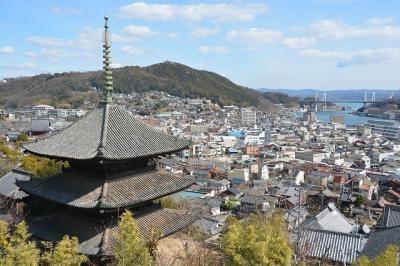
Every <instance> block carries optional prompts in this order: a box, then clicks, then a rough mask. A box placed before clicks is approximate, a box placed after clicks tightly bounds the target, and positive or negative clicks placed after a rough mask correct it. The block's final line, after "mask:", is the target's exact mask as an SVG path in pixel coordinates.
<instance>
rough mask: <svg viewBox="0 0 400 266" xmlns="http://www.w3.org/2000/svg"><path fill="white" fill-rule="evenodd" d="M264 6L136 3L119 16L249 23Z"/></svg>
mask: <svg viewBox="0 0 400 266" xmlns="http://www.w3.org/2000/svg"><path fill="white" fill-rule="evenodd" d="M267 10H268V7H267V6H266V5H265V4H245V5H239V4H225V3H218V4H206V3H199V4H182V5H180V4H148V3H146V2H136V3H132V4H129V5H125V6H122V7H120V15H121V16H122V17H125V18H130V19H133V18H134V19H148V20H179V19H181V20H188V21H202V20H213V21H220V22H232V21H251V20H253V19H254V18H255V17H256V16H257V15H258V14H262V13H265V12H267Z"/></svg>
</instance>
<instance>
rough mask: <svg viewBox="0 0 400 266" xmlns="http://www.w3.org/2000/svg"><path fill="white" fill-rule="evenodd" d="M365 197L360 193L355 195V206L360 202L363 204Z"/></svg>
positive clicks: (359, 204)
mask: <svg viewBox="0 0 400 266" xmlns="http://www.w3.org/2000/svg"><path fill="white" fill-rule="evenodd" d="M364 202H365V199H364V198H363V196H361V195H357V196H356V201H355V202H354V203H355V204H356V206H358V207H359V206H361V205H362V204H364Z"/></svg>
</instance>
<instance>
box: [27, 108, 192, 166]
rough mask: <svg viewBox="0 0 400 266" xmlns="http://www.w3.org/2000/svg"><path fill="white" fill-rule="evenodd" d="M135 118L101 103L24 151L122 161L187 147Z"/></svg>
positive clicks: (71, 157)
mask: <svg viewBox="0 0 400 266" xmlns="http://www.w3.org/2000/svg"><path fill="white" fill-rule="evenodd" d="M189 144H190V142H189V140H187V139H183V138H176V137H174V136H171V135H167V134H165V133H163V132H161V131H159V130H157V129H154V128H152V127H150V126H148V125H146V124H144V123H143V122H141V121H140V120H137V119H135V118H134V117H133V116H132V115H131V114H130V113H129V112H128V111H126V110H125V109H124V108H123V107H121V106H118V105H110V104H100V105H99V106H98V107H97V108H96V109H95V110H93V111H91V112H90V113H89V114H87V115H85V116H84V117H83V118H81V119H80V120H79V121H77V122H76V123H74V124H72V125H71V126H69V127H67V128H66V129H64V130H63V131H61V132H60V133H58V134H55V135H52V136H50V137H49V138H47V139H44V140H42V141H38V142H36V143H32V144H28V145H26V146H24V148H25V149H26V150H27V151H28V152H30V153H33V154H36V155H39V156H45V157H55V158H61V159H66V160H68V159H76V160H88V159H94V158H101V159H108V160H125V159H136V158H144V157H154V156H157V155H161V154H167V153H173V152H177V151H180V150H183V149H185V148H187V147H188V146H189Z"/></svg>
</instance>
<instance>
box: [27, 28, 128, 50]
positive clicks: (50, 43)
mask: <svg viewBox="0 0 400 266" xmlns="http://www.w3.org/2000/svg"><path fill="white" fill-rule="evenodd" d="M101 36H102V29H101V28H92V27H84V28H82V29H80V30H79V32H78V36H77V37H76V38H75V39H60V38H53V37H43V36H30V37H27V39H26V40H27V41H28V42H30V43H32V44H35V45H37V46H42V47H57V46H58V47H74V48H79V49H92V48H95V47H99V46H101V44H102V40H101ZM111 37H112V38H111V39H112V40H113V41H115V42H119V41H123V40H124V38H123V37H122V36H120V35H118V34H112V35H111Z"/></svg>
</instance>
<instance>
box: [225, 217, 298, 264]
mask: <svg viewBox="0 0 400 266" xmlns="http://www.w3.org/2000/svg"><path fill="white" fill-rule="evenodd" d="M227 224H228V227H227V230H226V233H225V235H224V237H223V248H224V253H225V254H226V255H227V257H228V259H229V262H230V263H229V264H230V265H289V264H290V260H291V256H292V250H291V248H290V246H289V244H288V241H287V236H286V231H285V228H284V220H283V218H282V216H281V215H277V214H274V215H272V216H271V217H263V216H255V215H254V216H250V217H249V218H247V219H244V220H242V221H239V220H237V219H236V218H232V219H230V220H229V221H228V222H227Z"/></svg>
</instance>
